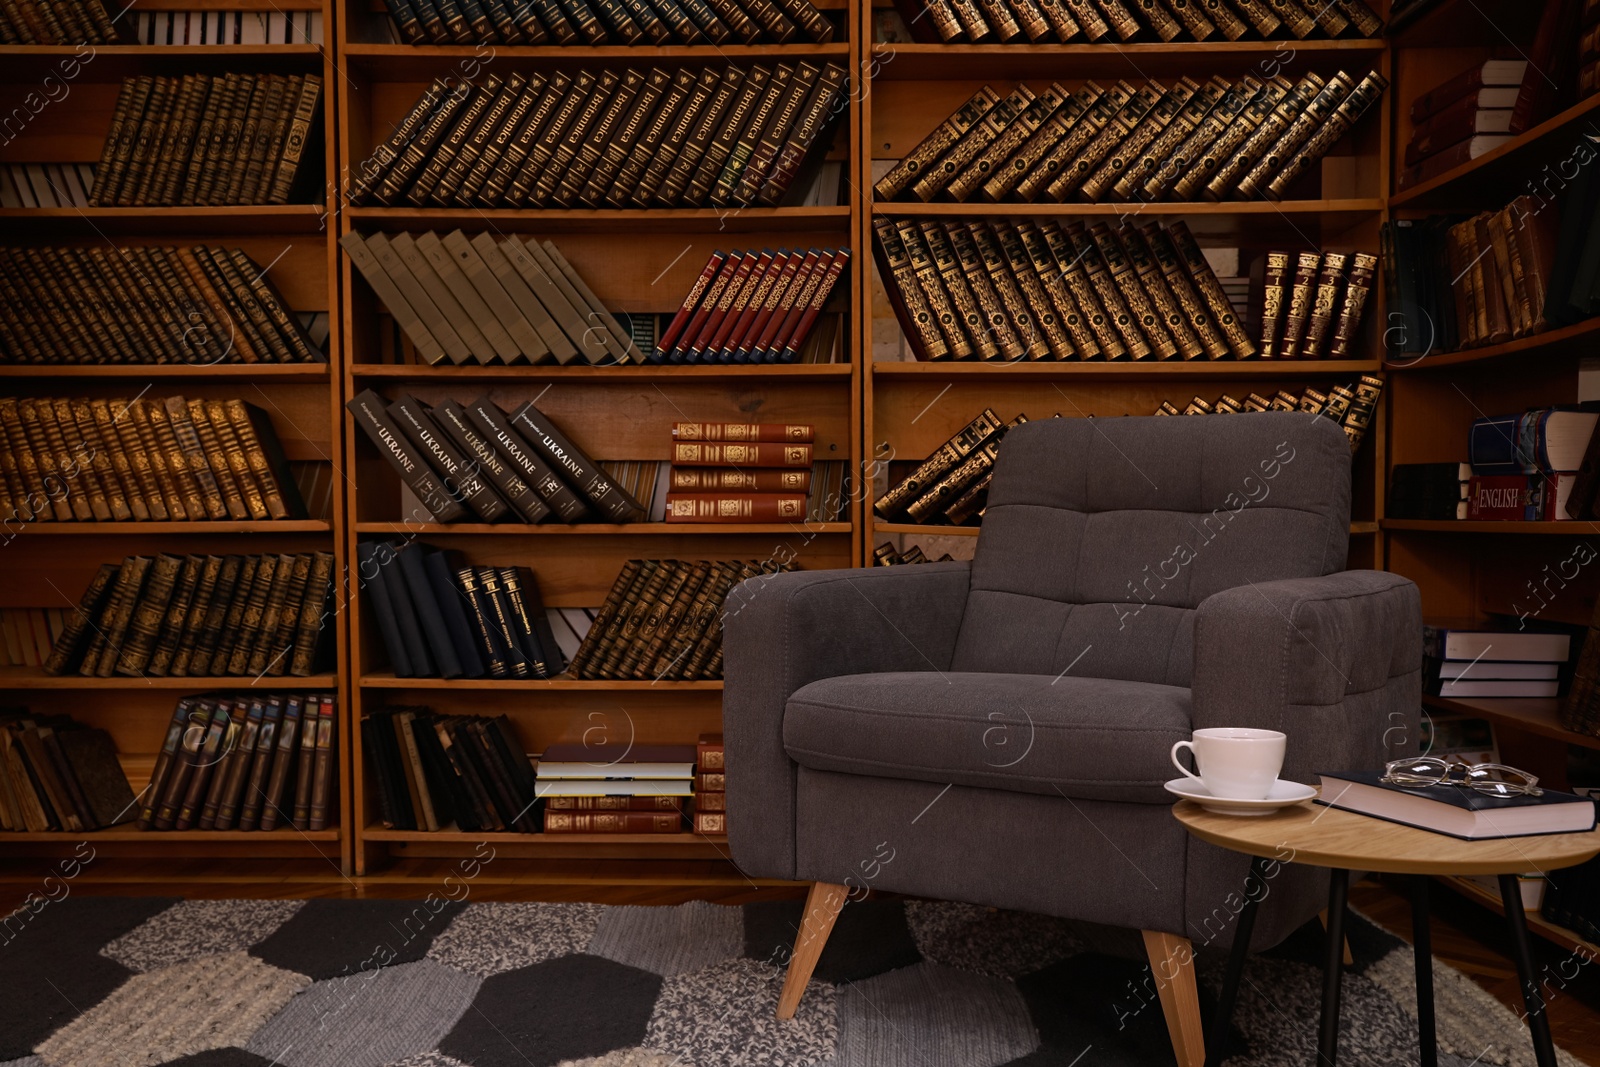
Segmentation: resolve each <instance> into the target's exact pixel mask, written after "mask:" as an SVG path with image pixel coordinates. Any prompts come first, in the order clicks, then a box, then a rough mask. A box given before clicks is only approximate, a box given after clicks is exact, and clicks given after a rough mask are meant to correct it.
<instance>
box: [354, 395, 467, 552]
mask: <svg viewBox="0 0 1600 1067" xmlns="http://www.w3.org/2000/svg"><path fill="white" fill-rule="evenodd" d="M345 406H346V407H348V408H349V409H350V412H351V414H353V415H355V417H356V424H357V425H358V426H360V427H361V429H362V430H363V432H365V433H366V435H367V437H368V438H370V439H371V441H372V443H373V444H375V445H377V446H378V452H379V453H380V454H381V455H382V456H383V457H384V460H385V461H386V462H387V463H388V464H389V466H390V467H392V468H393V469H394V471H395V473H396V474H398V475H399V476H400V478H401V480H402V481H404V482H405V484H406V485H407V486H409V487H410V488H411V491H412V492H414V493H416V495H417V498H418V499H419V500H420V501H421V502H422V506H423V507H425V508H427V509H428V512H429V513H430V514H431V515H432V516H433V519H434V521H436V522H445V523H448V522H459V521H460V520H461V519H462V518H464V517H465V516H466V514H467V511H466V509H465V508H464V507H462V505H461V503H460V502H459V501H458V500H457V499H456V498H455V496H454V495H453V494H451V493H450V491H449V490H448V489H446V488H445V485H444V483H443V482H441V481H440V480H439V477H438V476H437V475H436V474H435V473H434V472H433V470H432V469H431V468H430V467H428V465H427V464H426V463H425V462H424V461H423V460H422V458H421V456H419V455H417V454H416V452H415V450H414V449H413V448H408V447H407V445H406V443H405V440H404V439H403V437H402V435H401V434H400V432H399V430H398V428H397V427H396V425H395V423H394V421H393V419H392V418H391V417H390V416H389V414H388V412H387V411H386V409H385V406H384V403H383V398H382V397H380V396H378V394H377V393H375V392H373V391H372V390H371V389H367V390H364V391H363V392H362V393H361V394H360V395H359V396H356V397H355V398H353V399H352V400H351V401H350V402H349V403H348V404H346V405H345Z"/></svg>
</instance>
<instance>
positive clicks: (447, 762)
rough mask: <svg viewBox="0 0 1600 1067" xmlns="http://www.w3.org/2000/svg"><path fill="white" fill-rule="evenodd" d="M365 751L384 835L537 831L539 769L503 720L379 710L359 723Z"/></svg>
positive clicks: (420, 709)
mask: <svg viewBox="0 0 1600 1067" xmlns="http://www.w3.org/2000/svg"><path fill="white" fill-rule="evenodd" d="M361 749H362V753H363V754H364V756H365V758H366V768H367V775H368V781H369V782H370V783H371V788H369V792H371V793H372V794H373V795H374V796H375V797H376V798H377V802H378V803H377V809H378V821H379V822H380V823H381V824H382V825H383V827H384V828H385V829H389V830H429V831H433V830H441V829H443V830H460V831H465V832H468V833H478V832H482V831H496V832H499V831H506V832H516V831H521V832H523V833H535V832H537V831H538V829H539V826H538V823H537V821H536V816H537V808H538V797H537V796H536V795H535V793H534V776H533V765H532V763H531V762H530V760H529V758H528V756H527V754H526V750H525V749H524V748H523V747H522V743H521V742H520V741H518V740H517V735H516V732H515V730H513V729H512V726H511V722H510V720H508V719H507V718H506V717H505V716H504V715H494V716H487V715H441V714H438V713H436V712H433V711H431V710H429V709H428V708H424V707H416V708H395V709H391V710H386V711H375V712H372V713H371V714H369V715H365V716H363V717H362V719H361Z"/></svg>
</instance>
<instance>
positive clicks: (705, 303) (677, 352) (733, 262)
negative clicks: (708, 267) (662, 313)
mask: <svg viewBox="0 0 1600 1067" xmlns="http://www.w3.org/2000/svg"><path fill="white" fill-rule="evenodd" d="M747 258H749V257H747V256H745V255H744V254H743V253H740V252H729V253H727V255H725V256H724V257H723V260H722V264H721V266H720V267H718V268H717V273H716V276H715V277H714V278H712V279H711V284H710V285H708V286H706V290H705V292H704V293H702V294H701V296H700V303H699V304H698V305H696V306H695V309H694V313H693V314H692V315H690V316H689V321H688V322H687V323H685V324H684V328H683V332H682V333H680V334H679V335H678V337H677V339H676V341H675V342H674V343H673V344H672V346H671V347H670V348H669V347H667V346H665V345H663V346H662V348H663V350H664V351H666V353H667V357H668V358H669V359H671V360H672V362H674V363H681V362H683V359H684V356H685V354H686V353H687V352H688V351H689V347H690V342H691V341H693V339H694V337H695V335H696V334H698V333H699V332H700V329H701V327H702V326H704V325H705V321H706V319H707V318H708V317H709V316H710V315H711V309H712V308H713V307H714V306H715V305H716V303H717V301H718V300H720V299H721V298H722V291H723V290H724V289H726V288H727V287H728V284H729V283H730V282H731V281H732V280H733V276H734V275H735V274H737V273H738V272H739V264H740V263H741V262H743V261H744V260H745V259H747ZM696 284H699V283H698V282H697V283H696Z"/></svg>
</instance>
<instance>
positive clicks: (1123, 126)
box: [1076, 76, 1200, 203]
mask: <svg viewBox="0 0 1600 1067" xmlns="http://www.w3.org/2000/svg"><path fill="white" fill-rule="evenodd" d="M1199 89H1200V85H1199V83H1197V82H1196V81H1195V80H1194V79H1193V78H1190V77H1187V76H1185V77H1181V78H1179V79H1178V80H1177V82H1175V83H1174V84H1173V85H1172V86H1171V87H1170V88H1169V89H1167V90H1166V91H1165V92H1163V93H1162V94H1161V97H1160V99H1158V100H1157V101H1156V102H1155V103H1154V104H1153V105H1151V107H1150V109H1149V110H1148V111H1146V112H1144V113H1143V114H1142V115H1139V116H1137V118H1136V119H1135V118H1134V117H1133V116H1124V115H1122V114H1120V113H1119V115H1118V117H1117V118H1116V119H1113V120H1112V122H1113V126H1115V127H1117V128H1118V129H1120V130H1121V131H1122V132H1123V134H1124V135H1123V137H1122V138H1121V139H1120V140H1119V141H1118V142H1117V144H1116V147H1115V148H1114V149H1113V150H1111V151H1110V152H1108V153H1107V154H1106V155H1105V156H1104V158H1103V159H1102V160H1101V161H1100V162H1099V164H1098V165H1097V166H1095V167H1094V169H1093V170H1092V172H1090V173H1089V174H1088V175H1087V176H1086V177H1083V178H1082V180H1081V182H1080V183H1079V185H1078V187H1077V190H1076V193H1077V196H1078V197H1079V198H1080V199H1082V200H1086V201H1089V202H1091V203H1093V202H1096V201H1099V200H1103V199H1105V197H1106V195H1107V194H1108V193H1109V192H1110V191H1111V189H1112V187H1113V186H1114V185H1115V184H1116V183H1117V181H1118V180H1120V179H1121V178H1123V177H1125V176H1126V175H1127V174H1128V173H1129V172H1130V171H1132V170H1134V169H1135V168H1137V167H1138V166H1139V163H1140V160H1141V158H1142V157H1143V155H1144V154H1145V152H1146V150H1147V149H1148V148H1149V147H1150V145H1151V144H1153V143H1154V142H1155V140H1156V139H1157V138H1158V137H1160V136H1161V135H1162V134H1163V133H1164V132H1165V131H1166V129H1167V127H1168V126H1170V125H1171V124H1172V122H1173V120H1174V119H1176V118H1177V117H1178V115H1179V114H1180V113H1181V112H1182V111H1183V109H1184V108H1185V107H1186V106H1188V104H1189V101H1190V100H1192V99H1193V98H1194V95H1195V93H1196V92H1198V91H1199ZM1124 110H1126V109H1124Z"/></svg>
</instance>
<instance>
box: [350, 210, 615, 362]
mask: <svg viewBox="0 0 1600 1067" xmlns="http://www.w3.org/2000/svg"><path fill="white" fill-rule="evenodd" d="M339 244H340V246H341V247H343V248H344V250H345V252H346V253H348V254H349V256H350V262H352V263H354V264H355V267H356V269H357V270H358V271H360V272H361V276H362V277H363V278H365V279H366V280H367V284H368V285H370V286H371V287H372V291H373V292H374V293H376V294H377V296H378V299H379V300H381V301H382V302H383V305H384V307H386V308H388V310H389V313H390V314H391V315H393V316H394V319H395V321H396V322H397V323H398V324H399V325H400V328H401V329H402V330H404V331H405V335H406V337H407V339H409V340H410V342H411V344H412V346H413V348H415V350H416V353H417V355H418V356H419V357H421V359H422V360H424V361H425V362H427V363H430V364H437V363H442V362H444V361H445V360H447V359H448V360H449V362H450V363H453V364H458V365H459V364H462V363H482V364H487V363H496V362H499V363H507V364H510V363H522V362H527V363H549V362H551V361H554V362H556V363H562V364H566V363H571V362H572V361H573V360H575V359H577V358H578V357H579V356H580V355H581V356H582V357H583V359H584V360H585V361H586V362H588V363H592V364H602V363H611V364H625V363H638V362H642V361H643V360H644V359H645V354H644V353H643V352H641V351H640V350H639V347H638V345H636V344H634V341H633V337H632V335H631V333H630V332H629V331H628V330H626V329H624V328H623V327H622V325H621V324H620V323H619V322H618V321H617V320H616V318H614V317H613V316H612V315H611V314H610V312H608V311H607V310H606V308H605V305H604V304H602V303H601V302H600V298H599V297H597V296H595V294H594V290H592V289H590V288H589V286H588V284H587V283H586V282H585V281H584V280H583V278H582V277H580V276H579V274H578V272H577V270H575V269H574V268H573V266H572V264H571V263H569V262H568V261H567V257H566V256H564V255H562V253H561V250H560V249H559V248H557V247H556V245H555V243H554V242H552V241H540V240H537V239H534V238H530V239H528V240H522V239H519V238H517V237H514V236H509V235H503V236H502V235H497V234H494V233H490V232H487V231H485V232H483V233H480V234H478V235H476V236H475V237H471V238H469V237H467V235H466V234H465V233H463V232H462V231H461V230H454V231H452V232H450V233H447V234H445V235H444V236H443V237H441V236H440V235H439V234H437V233H434V232H433V231H431V230H424V231H422V232H420V233H415V234H413V233H387V234H386V233H369V234H364V235H363V234H359V233H356V232H354V231H351V232H350V233H347V234H345V235H344V236H343V237H341V238H340V239H339Z"/></svg>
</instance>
